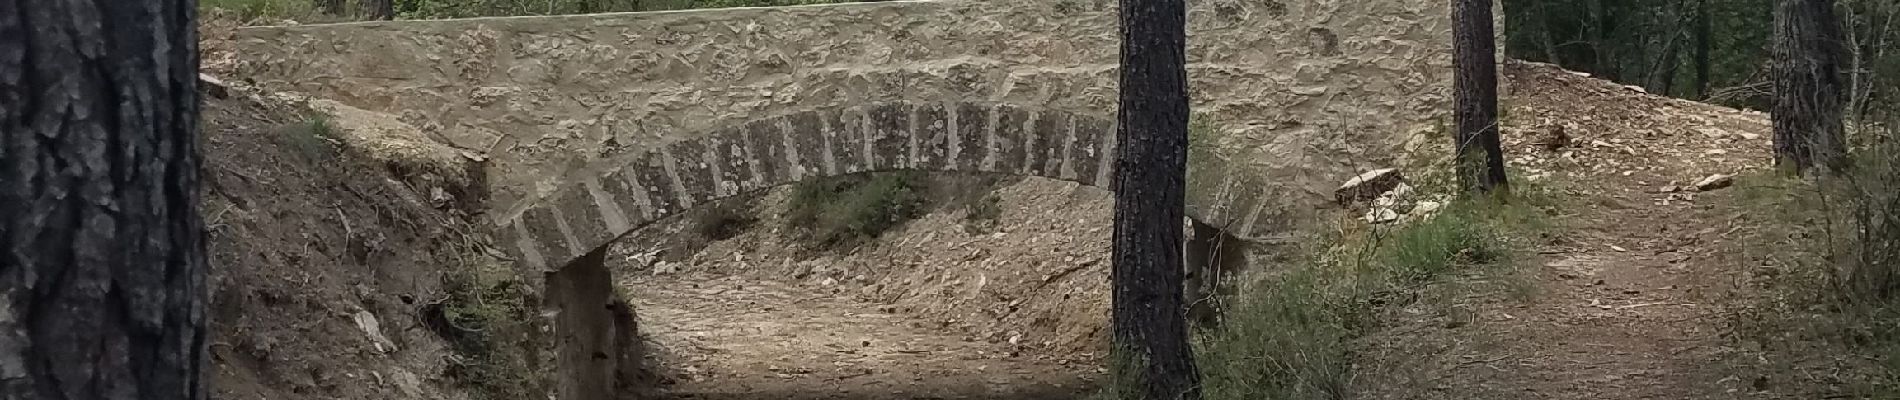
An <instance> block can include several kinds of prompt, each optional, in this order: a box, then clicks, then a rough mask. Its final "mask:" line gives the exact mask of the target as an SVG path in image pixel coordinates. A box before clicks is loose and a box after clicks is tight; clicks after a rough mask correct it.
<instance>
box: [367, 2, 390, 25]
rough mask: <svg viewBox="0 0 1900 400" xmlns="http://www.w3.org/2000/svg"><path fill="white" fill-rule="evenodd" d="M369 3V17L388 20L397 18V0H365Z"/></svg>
mask: <svg viewBox="0 0 1900 400" xmlns="http://www.w3.org/2000/svg"><path fill="white" fill-rule="evenodd" d="M364 3H367V4H366V5H367V6H368V7H367V8H368V10H366V11H368V12H369V19H373V20H382V21H388V20H392V19H396V0H364Z"/></svg>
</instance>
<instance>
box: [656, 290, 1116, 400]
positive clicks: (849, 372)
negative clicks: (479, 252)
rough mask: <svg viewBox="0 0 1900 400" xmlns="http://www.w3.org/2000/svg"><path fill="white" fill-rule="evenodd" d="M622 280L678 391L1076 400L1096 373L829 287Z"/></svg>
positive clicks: (723, 395)
mask: <svg viewBox="0 0 1900 400" xmlns="http://www.w3.org/2000/svg"><path fill="white" fill-rule="evenodd" d="M622 285H623V287H626V288H628V290H631V291H632V293H631V294H632V297H633V298H634V299H637V300H635V307H636V309H638V310H640V311H639V316H640V320H641V321H640V326H641V327H642V329H644V330H646V332H645V333H646V334H647V335H648V337H649V339H650V340H651V341H653V342H655V343H656V344H658V347H660V348H661V350H660V351H661V352H662V353H663V354H662V357H664V358H666V359H667V360H668V361H669V362H670V363H671V364H672V365H668V366H667V369H669V370H670V371H669V374H668V375H670V378H671V379H673V380H675V381H676V382H675V383H674V384H673V385H670V386H669V388H668V391H669V392H670V394H671V395H673V396H674V397H677V398H692V399H771V400H802V399H1012V400H1013V399H1023V400H1028V399H1074V398H1080V397H1082V395H1084V394H1086V393H1087V392H1089V391H1090V388H1092V387H1093V386H1094V385H1092V384H1090V383H1089V380H1090V379H1092V378H1093V377H1094V376H1096V373H1097V372H1096V367H1094V366H1092V365H1088V366H1085V365H1079V364H1070V363H1067V362H1059V361H1049V360H1044V359H1037V358H1035V357H1029V356H1025V355H1022V354H1019V353H1015V352H1012V351H1011V350H1009V348H1010V347H1012V346H1009V345H1007V344H991V343H988V342H983V341H969V340H966V336H964V335H961V334H952V333H948V332H946V331H944V330H943V329H940V328H939V327H933V326H930V325H929V324H928V323H926V322H924V321H923V320H919V319H914V318H911V317H907V316H904V315H899V314H897V313H894V312H892V311H893V310H890V309H889V307H887V306H881V305H878V304H873V303H869V302H865V301H860V300H857V299H855V297H854V296H851V295H849V294H841V293H837V292H834V291H833V290H832V288H833V287H830V286H824V285H798V284H789V283H784V282H776V281H771V280H764V279H759V278H756V277H737V276H727V277H715V276H710V275H704V274H690V275H669V276H645V277H636V278H632V279H628V280H626V281H624V282H622Z"/></svg>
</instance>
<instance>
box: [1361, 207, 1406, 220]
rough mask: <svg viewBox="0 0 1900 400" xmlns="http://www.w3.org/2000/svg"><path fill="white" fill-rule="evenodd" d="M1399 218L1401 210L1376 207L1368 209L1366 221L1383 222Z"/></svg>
mask: <svg viewBox="0 0 1900 400" xmlns="http://www.w3.org/2000/svg"><path fill="white" fill-rule="evenodd" d="M1397 220H1399V212H1398V211H1392V209H1390V208H1374V209H1372V210H1369V211H1366V222H1370V223H1374V224H1383V223H1387V222H1392V221H1397Z"/></svg>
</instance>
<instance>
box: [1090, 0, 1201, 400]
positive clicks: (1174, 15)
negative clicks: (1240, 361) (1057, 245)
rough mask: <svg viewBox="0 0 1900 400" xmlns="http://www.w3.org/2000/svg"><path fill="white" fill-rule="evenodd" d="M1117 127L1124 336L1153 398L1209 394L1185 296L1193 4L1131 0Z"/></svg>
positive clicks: (1121, 350) (1117, 334) (1118, 295)
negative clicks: (1202, 380)
mask: <svg viewBox="0 0 1900 400" xmlns="http://www.w3.org/2000/svg"><path fill="white" fill-rule="evenodd" d="M1121 23H1122V24H1121V35H1122V47H1121V54H1122V59H1121V109H1120V112H1119V114H1118V115H1117V118H1119V121H1120V127H1119V129H1118V130H1117V131H1116V132H1115V140H1116V143H1118V145H1117V149H1116V163H1115V164H1116V167H1115V168H1116V169H1115V181H1114V189H1115V233H1114V244H1113V252H1114V256H1113V257H1114V264H1115V265H1114V272H1113V285H1114V300H1113V302H1114V306H1113V308H1114V310H1113V318H1112V319H1113V323H1114V340H1115V346H1116V350H1117V352H1118V355H1117V356H1118V357H1124V358H1123V359H1124V360H1128V361H1132V362H1137V363H1139V364H1136V365H1135V366H1133V367H1132V368H1129V370H1131V371H1129V372H1131V373H1135V374H1138V375H1140V376H1139V377H1136V378H1137V379H1139V380H1137V382H1140V383H1141V384H1140V387H1141V388H1142V389H1141V390H1142V391H1143V392H1142V397H1143V398H1145V399H1149V400H1175V399H1199V398H1200V397H1201V396H1200V383H1199V381H1200V375H1199V373H1198V372H1196V371H1195V367H1194V354H1193V351H1192V349H1191V348H1190V347H1189V346H1188V337H1187V334H1188V330H1187V319H1186V315H1185V314H1184V308H1183V304H1182V294H1181V291H1182V286H1181V285H1182V262H1181V256H1182V239H1183V238H1182V232H1181V220H1182V219H1183V218H1186V212H1187V148H1188V146H1187V145H1188V142H1187V127H1188V97H1187V4H1186V3H1185V2H1184V1H1183V0H1121Z"/></svg>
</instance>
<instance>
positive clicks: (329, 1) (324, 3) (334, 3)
mask: <svg viewBox="0 0 1900 400" xmlns="http://www.w3.org/2000/svg"><path fill="white" fill-rule="evenodd" d="M315 1H316V4H314V6H316V9H317V11H318V12H322V13H323V14H324V15H343V0H315Z"/></svg>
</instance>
